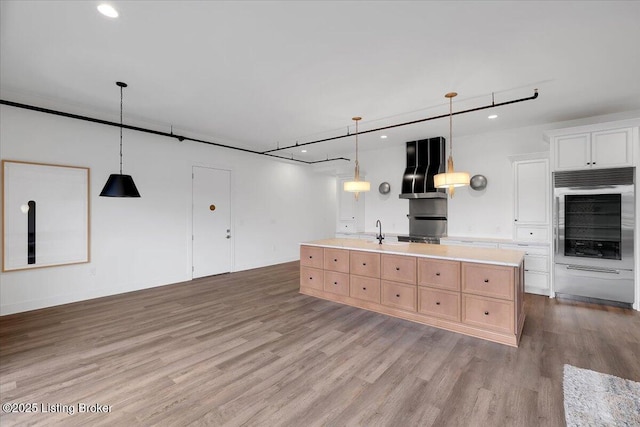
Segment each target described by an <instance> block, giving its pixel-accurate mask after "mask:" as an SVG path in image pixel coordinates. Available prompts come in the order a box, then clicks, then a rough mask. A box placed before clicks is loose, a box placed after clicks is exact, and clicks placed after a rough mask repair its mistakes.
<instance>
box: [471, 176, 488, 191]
mask: <svg viewBox="0 0 640 427" xmlns="http://www.w3.org/2000/svg"><path fill="white" fill-rule="evenodd" d="M469 186H470V187H471V188H473V189H474V190H476V191H480V190H484V189H485V188H487V177H486V176H484V175H474V176H472V177H471V181H470V182H469Z"/></svg>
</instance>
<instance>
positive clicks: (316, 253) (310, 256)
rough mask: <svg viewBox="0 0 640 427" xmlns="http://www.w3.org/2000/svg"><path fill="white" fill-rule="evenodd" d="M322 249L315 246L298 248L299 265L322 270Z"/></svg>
mask: <svg viewBox="0 0 640 427" xmlns="http://www.w3.org/2000/svg"><path fill="white" fill-rule="evenodd" d="M323 254H324V248H319V247H317V246H300V265H304V266H307V267H313V268H324V261H323V260H324V255H323Z"/></svg>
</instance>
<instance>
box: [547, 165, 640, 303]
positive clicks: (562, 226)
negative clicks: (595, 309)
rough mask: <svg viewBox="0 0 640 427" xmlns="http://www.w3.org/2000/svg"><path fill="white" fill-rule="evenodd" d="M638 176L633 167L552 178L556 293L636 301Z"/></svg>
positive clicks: (574, 173) (573, 172) (559, 173)
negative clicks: (634, 235)
mask: <svg viewBox="0 0 640 427" xmlns="http://www.w3.org/2000/svg"><path fill="white" fill-rule="evenodd" d="M634 175H635V169H634V168H615V169H598V170H580V171H569V172H556V173H555V174H554V197H555V200H554V202H555V203H554V238H555V241H554V247H555V254H554V262H555V266H554V287H555V292H556V295H558V296H573V297H575V296H578V297H582V298H587V299H595V301H594V302H604V303H611V302H615V303H621V304H624V305H627V306H631V304H632V303H633V300H634V274H633V273H634V272H633V268H634V254H633V231H634V224H635V209H634V206H635V203H634V200H635V198H634V192H635V190H634V178H635V177H634ZM597 300H601V301H597Z"/></svg>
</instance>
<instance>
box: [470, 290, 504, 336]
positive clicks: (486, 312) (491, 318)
mask: <svg viewBox="0 0 640 427" xmlns="http://www.w3.org/2000/svg"><path fill="white" fill-rule="evenodd" d="M513 304H514V303H513V302H509V301H505V300H499V299H495V298H486V297H479V296H475V295H465V294H462V322H463V323H466V324H468V325H472V326H477V327H480V328H482V329H489V330H494V331H497V332H504V333H508V334H513V333H515V320H514V307H513Z"/></svg>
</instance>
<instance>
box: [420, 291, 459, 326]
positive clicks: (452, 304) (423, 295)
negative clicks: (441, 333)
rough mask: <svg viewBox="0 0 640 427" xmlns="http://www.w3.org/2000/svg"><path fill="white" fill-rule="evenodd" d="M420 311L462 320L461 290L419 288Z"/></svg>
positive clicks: (444, 317) (430, 314)
mask: <svg viewBox="0 0 640 427" xmlns="http://www.w3.org/2000/svg"><path fill="white" fill-rule="evenodd" d="M418 312H419V313H422V314H426V315H428V316H434V317H440V318H442V319H447V320H453V321H455V322H459V321H460V292H452V291H444V290H440V289H430V288H423V287H420V288H418Z"/></svg>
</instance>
